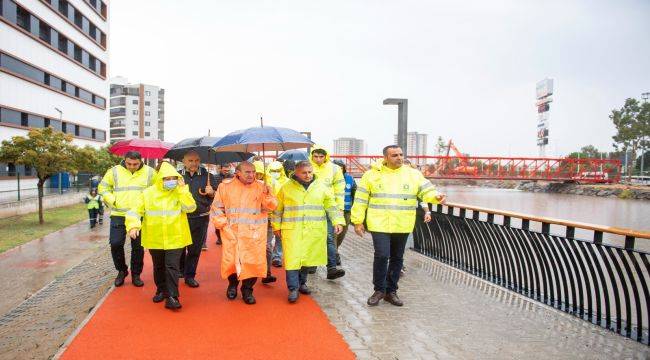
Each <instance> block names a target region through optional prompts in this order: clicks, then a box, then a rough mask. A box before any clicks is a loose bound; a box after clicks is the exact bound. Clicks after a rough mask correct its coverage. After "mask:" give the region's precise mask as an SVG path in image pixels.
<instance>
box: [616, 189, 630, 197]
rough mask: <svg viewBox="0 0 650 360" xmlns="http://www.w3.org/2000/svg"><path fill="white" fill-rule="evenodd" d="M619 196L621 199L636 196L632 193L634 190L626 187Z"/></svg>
mask: <svg viewBox="0 0 650 360" xmlns="http://www.w3.org/2000/svg"><path fill="white" fill-rule="evenodd" d="M618 197H619V199H631V198H633V197H634V193H632V190H630V189H624V190H623V191H621V193H620V194H618Z"/></svg>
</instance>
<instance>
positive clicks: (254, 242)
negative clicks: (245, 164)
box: [211, 177, 277, 280]
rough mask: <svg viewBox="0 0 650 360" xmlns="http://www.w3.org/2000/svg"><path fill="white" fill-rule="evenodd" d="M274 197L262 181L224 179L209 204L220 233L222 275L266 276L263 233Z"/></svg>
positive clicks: (239, 276)
mask: <svg viewBox="0 0 650 360" xmlns="http://www.w3.org/2000/svg"><path fill="white" fill-rule="evenodd" d="M276 206H277V200H276V198H275V196H273V194H268V193H267V187H266V185H265V184H264V183H263V182H261V181H255V182H253V183H252V184H248V185H246V184H244V183H243V182H241V181H240V180H239V178H237V177H236V178H234V179H228V180H224V181H223V182H222V183H221V185H219V188H218V189H217V192H216V194H215V196H214V202H213V203H212V211H211V215H212V222H213V223H214V226H215V227H216V228H217V229H220V234H221V242H222V245H221V253H222V255H221V277H222V278H224V279H225V278H227V277H228V276H229V275H230V274H235V273H236V274H237V277H238V278H239V279H240V280H244V279H248V278H254V277H266V232H267V229H268V222H269V218H268V217H269V214H268V213H269V212H270V211H272V210H273V209H275V207H276Z"/></svg>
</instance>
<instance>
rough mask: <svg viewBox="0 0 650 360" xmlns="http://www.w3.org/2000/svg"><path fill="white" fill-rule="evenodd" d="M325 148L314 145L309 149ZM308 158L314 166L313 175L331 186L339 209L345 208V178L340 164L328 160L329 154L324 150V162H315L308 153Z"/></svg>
mask: <svg viewBox="0 0 650 360" xmlns="http://www.w3.org/2000/svg"><path fill="white" fill-rule="evenodd" d="M314 150H325V149H324V148H323V147H321V146H314V147H313V148H312V149H311V151H312V153H313V152H314ZM325 151H326V150H325ZM309 160H310V162H311V165H312V167H313V168H314V175H316V177H318V179H319V180H320V181H322V182H323V183H324V184H325V185H327V186H329V187H331V188H332V191H333V192H334V196H335V197H336V205H337V206H338V207H339V209H341V210H343V209H344V208H345V178H344V177H343V170H342V169H341V167H340V166H338V165H336V164H334V163H333V162H331V161H330V154H329V152H326V155H325V162H324V163H323V164H322V165H318V164H316V162H315V161H314V160H313V157H312V156H311V155H310V156H309Z"/></svg>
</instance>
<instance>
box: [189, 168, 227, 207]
mask: <svg viewBox="0 0 650 360" xmlns="http://www.w3.org/2000/svg"><path fill="white" fill-rule="evenodd" d="M180 173H181V175H183V180H185V183H186V184H187V185H189V186H190V192H191V193H192V197H193V198H194V201H196V210H195V211H194V212H192V213H189V214H187V217H188V218H194V217H199V216H208V215H210V206H211V205H212V199H213V197H210V196H207V195H201V193H200V192H199V190H201V192H205V186H206V185H207V184H208V177H209V178H210V186H212V188H213V189H214V191H217V186H218V185H219V184H218V183H217V179H216V178H215V176H214V175H212V174H210V173H209V172H208V170H206V169H205V168H204V167H202V166H200V167H199V169H198V170H197V172H195V173H194V176H190V172H189V171H187V170H185V169H183V170H181V171H180Z"/></svg>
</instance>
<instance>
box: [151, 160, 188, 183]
mask: <svg viewBox="0 0 650 360" xmlns="http://www.w3.org/2000/svg"><path fill="white" fill-rule="evenodd" d="M172 176H175V177H177V178H182V176H181V174H180V173H179V172H178V171H176V169H175V168H174V167H173V166H172V165H171V164H170V163H168V162H166V161H164V162H162V163H161V164H160V170H158V173H157V174H156V176H155V177H154V179H153V183H154V185H156V186H157V187H158V188H159V189H162V188H163V179H164V178H166V177H172Z"/></svg>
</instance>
